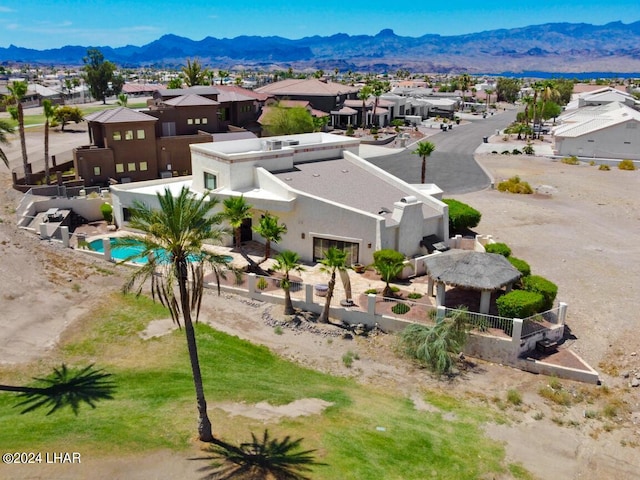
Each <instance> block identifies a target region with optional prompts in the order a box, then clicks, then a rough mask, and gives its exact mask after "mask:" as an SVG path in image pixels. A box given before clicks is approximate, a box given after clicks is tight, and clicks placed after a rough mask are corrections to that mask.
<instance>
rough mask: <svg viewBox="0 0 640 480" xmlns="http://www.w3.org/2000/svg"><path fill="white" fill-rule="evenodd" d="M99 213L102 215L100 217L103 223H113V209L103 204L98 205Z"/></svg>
mask: <svg viewBox="0 0 640 480" xmlns="http://www.w3.org/2000/svg"><path fill="white" fill-rule="evenodd" d="M100 213H102V217H103V218H104V220H105V222H107V223H111V222H113V207H112V206H111V205H110V204H108V203H103V204H102V205H100Z"/></svg>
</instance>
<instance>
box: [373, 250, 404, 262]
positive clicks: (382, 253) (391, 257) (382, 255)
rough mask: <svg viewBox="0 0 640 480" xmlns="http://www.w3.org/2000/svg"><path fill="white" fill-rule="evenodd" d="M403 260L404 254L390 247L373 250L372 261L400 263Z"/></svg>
mask: <svg viewBox="0 0 640 480" xmlns="http://www.w3.org/2000/svg"><path fill="white" fill-rule="evenodd" d="M402 262H404V254H402V253H400V252H398V251H396V250H393V249H391V248H383V249H382V250H377V251H375V252H373V263H389V264H395V263H402Z"/></svg>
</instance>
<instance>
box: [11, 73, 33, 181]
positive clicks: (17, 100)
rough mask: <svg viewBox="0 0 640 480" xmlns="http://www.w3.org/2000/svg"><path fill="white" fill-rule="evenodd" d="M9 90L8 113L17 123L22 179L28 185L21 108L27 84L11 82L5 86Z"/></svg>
mask: <svg viewBox="0 0 640 480" xmlns="http://www.w3.org/2000/svg"><path fill="white" fill-rule="evenodd" d="M7 88H8V89H9V93H10V94H11V95H9V98H8V99H7V101H8V102H9V104H10V105H12V106H11V107H10V108H9V113H10V114H11V117H12V118H13V119H14V120H17V121H18V131H19V134H20V149H21V151H22V165H23V167H24V179H25V182H26V183H27V184H28V183H29V180H30V178H29V177H30V175H29V159H28V158H27V140H26V138H25V136H24V110H23V108H22V99H23V98H24V96H25V95H26V94H27V88H28V84H27V82H12V84H11V85H7Z"/></svg>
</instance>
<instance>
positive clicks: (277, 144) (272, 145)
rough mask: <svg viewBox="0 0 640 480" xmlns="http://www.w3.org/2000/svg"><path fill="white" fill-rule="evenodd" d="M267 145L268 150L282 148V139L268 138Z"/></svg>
mask: <svg viewBox="0 0 640 480" xmlns="http://www.w3.org/2000/svg"><path fill="white" fill-rule="evenodd" d="M266 147H267V150H268V151H271V150H281V149H282V140H267V141H266Z"/></svg>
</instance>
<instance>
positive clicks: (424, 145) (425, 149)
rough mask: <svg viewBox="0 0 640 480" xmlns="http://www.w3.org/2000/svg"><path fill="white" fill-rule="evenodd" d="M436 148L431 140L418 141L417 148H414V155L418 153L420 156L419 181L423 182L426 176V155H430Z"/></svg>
mask: <svg viewBox="0 0 640 480" xmlns="http://www.w3.org/2000/svg"><path fill="white" fill-rule="evenodd" d="M435 149H436V146H435V145H434V144H433V143H431V142H418V148H416V149H415V150H414V151H413V152H411V153H414V154H416V155H419V156H420V158H422V167H421V171H420V183H425V180H426V177H427V157H428V156H430V155H431V154H432V153H433V151H434V150H435Z"/></svg>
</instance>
